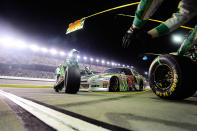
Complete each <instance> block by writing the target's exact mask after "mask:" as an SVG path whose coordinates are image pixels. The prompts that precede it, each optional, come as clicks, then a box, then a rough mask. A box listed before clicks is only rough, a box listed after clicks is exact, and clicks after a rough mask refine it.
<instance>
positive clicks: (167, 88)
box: [149, 54, 197, 100]
mask: <svg viewBox="0 0 197 131" xmlns="http://www.w3.org/2000/svg"><path fill="white" fill-rule="evenodd" d="M194 72H196V68H195V64H194V62H192V60H191V59H189V58H187V57H183V56H174V55H169V54H166V55H162V56H160V57H157V58H156V59H155V60H154V61H153V62H152V64H151V66H150V69H149V84H150V87H151V88H152V90H153V92H154V93H155V94H156V95H157V96H159V97H160V98H163V99H171V100H181V99H185V98H188V97H190V96H192V95H193V94H194V93H195V92H196V89H197V88H196V86H195V80H194V78H195V76H192V74H194ZM194 75H196V73H195V74H194Z"/></svg>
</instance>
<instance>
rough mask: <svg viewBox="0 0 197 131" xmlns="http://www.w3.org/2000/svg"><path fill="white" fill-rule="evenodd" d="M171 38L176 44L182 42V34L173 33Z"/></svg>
mask: <svg viewBox="0 0 197 131" xmlns="http://www.w3.org/2000/svg"><path fill="white" fill-rule="evenodd" d="M172 40H173V41H174V42H175V43H177V44H180V43H182V42H183V36H181V35H173V36H172Z"/></svg>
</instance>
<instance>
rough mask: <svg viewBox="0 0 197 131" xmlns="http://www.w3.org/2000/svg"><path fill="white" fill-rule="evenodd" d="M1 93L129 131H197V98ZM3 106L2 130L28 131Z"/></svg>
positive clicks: (44, 90) (30, 90) (24, 90)
mask: <svg viewBox="0 0 197 131" xmlns="http://www.w3.org/2000/svg"><path fill="white" fill-rule="evenodd" d="M0 90H3V91H6V92H10V93H12V94H15V95H17V96H20V97H23V98H26V99H31V100H33V101H37V102H40V103H44V104H46V105H51V106H52V107H54V108H57V109H60V110H65V111H69V112H73V113H76V114H79V115H81V116H84V117H87V118H90V119H91V120H98V121H101V122H103V123H106V124H110V125H116V126H118V127H121V128H124V129H128V130H142V131H143V130H144V131H145V130H146V131H147V130H150V131H158V130H173V131H186V130H196V129H197V97H191V98H189V99H186V100H183V101H165V100H161V99H160V98H158V97H157V96H155V95H154V94H153V93H152V92H146V93H142V94H136V95H122V94H121V95H120V94H98V93H91V92H79V93H78V94H74V95H72V94H64V93H56V92H54V91H53V89H51V88H4V87H0ZM1 100H2V98H1ZM0 105H1V109H0V128H1V129H4V130H22V129H24V130H27V129H28V128H27V127H24V123H23V120H21V118H20V115H19V116H17V117H16V114H14V113H13V109H10V108H8V106H7V104H6V102H5V101H3V102H2V101H0ZM5 112H6V114H5ZM18 125H20V126H18ZM38 126H39V125H38ZM41 128H42V130H45V129H46V127H45V128H43V127H41Z"/></svg>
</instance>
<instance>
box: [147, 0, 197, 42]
mask: <svg viewBox="0 0 197 131" xmlns="http://www.w3.org/2000/svg"><path fill="white" fill-rule="evenodd" d="M196 7H197V2H196V0H182V1H181V2H180V3H179V6H178V9H177V12H176V13H174V14H173V15H172V17H171V18H170V19H168V20H167V21H165V22H164V23H162V24H160V25H159V26H157V27H156V28H154V29H152V30H150V31H149V32H148V34H150V35H151V36H152V37H153V38H154V37H158V36H161V35H164V34H167V33H169V32H172V31H174V30H175V29H177V28H178V27H180V26H181V25H183V24H185V23H186V22H188V21H189V20H190V19H191V18H193V17H194V16H195V15H197V9H196Z"/></svg>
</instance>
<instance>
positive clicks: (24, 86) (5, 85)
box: [0, 84, 53, 88]
mask: <svg viewBox="0 0 197 131" xmlns="http://www.w3.org/2000/svg"><path fill="white" fill-rule="evenodd" d="M0 87H19V88H20V87H21V88H53V86H50V85H15V84H0Z"/></svg>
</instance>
